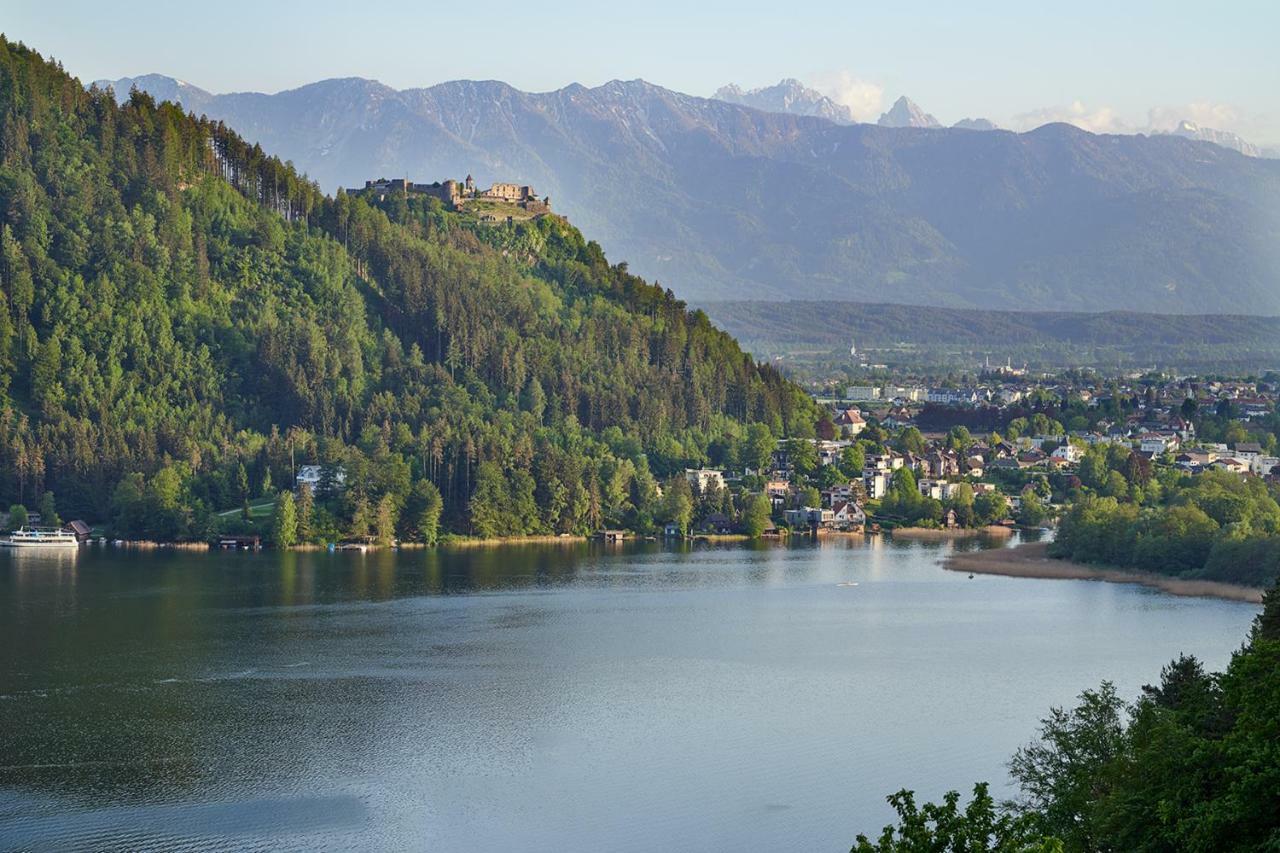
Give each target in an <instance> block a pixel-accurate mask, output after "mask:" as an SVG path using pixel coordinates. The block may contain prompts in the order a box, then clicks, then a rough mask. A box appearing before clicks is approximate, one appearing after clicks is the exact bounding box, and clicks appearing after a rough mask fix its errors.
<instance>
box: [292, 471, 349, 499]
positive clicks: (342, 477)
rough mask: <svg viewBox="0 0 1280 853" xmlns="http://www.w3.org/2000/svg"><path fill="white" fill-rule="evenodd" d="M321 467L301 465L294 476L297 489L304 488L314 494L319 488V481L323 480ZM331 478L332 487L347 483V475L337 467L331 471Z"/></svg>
mask: <svg viewBox="0 0 1280 853" xmlns="http://www.w3.org/2000/svg"><path fill="white" fill-rule="evenodd" d="M324 469H325V466H323V465H302V466H300V467H299V468H298V473H297V474H296V475H295V476H294V478H293V479H294V484H295V486H296V487H297V488H299V489H300V488H302V487H303V486H306V487H307V488H308V489H310V490H311V492H312V493H313V494H314V493H315V492H316V491H318V490H319V488H320V483H321V481H323V480H324ZM331 478H332V482H333V485H335V486H342V485H344V484H345V483H346V482H347V474H346V472H345V471H343V470H342V469H341V468H339V467H334V468H332V469H331Z"/></svg>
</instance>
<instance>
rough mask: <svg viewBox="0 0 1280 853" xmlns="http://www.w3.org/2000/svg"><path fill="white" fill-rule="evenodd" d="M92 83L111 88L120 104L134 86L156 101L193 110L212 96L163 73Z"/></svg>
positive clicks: (198, 108) (197, 108) (102, 87)
mask: <svg viewBox="0 0 1280 853" xmlns="http://www.w3.org/2000/svg"><path fill="white" fill-rule="evenodd" d="M93 85H95V86H97V87H98V88H99V89H111V90H112V91H113V92H115V96H116V101H118V102H119V103H122V104H123V103H124V102H125V101H127V100H129V92H130V90H132V89H134V88H136V89H138V91H140V92H146V93H147V94H149V95H151V96H152V97H153V98H155V99H156V100H158V101H172V102H174V103H176V104H181V105H182V106H183V107H184V108H186V109H188V110H191V111H193V112H198V111H199V110H200V109H201V108H202V107H204V106H205V105H206V104H208V103H209V101H211V100H212V99H213V97H214V96H213V95H212V94H211V93H209V92H206V91H205V90H204V89H201V88H200V87H199V86H192V85H191V84H190V83H187V82H185V81H183V80H178V79H176V78H174V77H167V76H165V75H164V74H141V75H139V76H137V77H121V78H119V79H117V80H95V81H93Z"/></svg>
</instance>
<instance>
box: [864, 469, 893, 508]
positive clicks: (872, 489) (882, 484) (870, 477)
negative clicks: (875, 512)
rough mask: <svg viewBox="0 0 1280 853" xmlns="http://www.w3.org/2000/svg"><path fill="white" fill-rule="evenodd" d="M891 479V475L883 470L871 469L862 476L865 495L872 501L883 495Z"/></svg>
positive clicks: (887, 489)
mask: <svg viewBox="0 0 1280 853" xmlns="http://www.w3.org/2000/svg"><path fill="white" fill-rule="evenodd" d="M891 481H892V476H891V475H890V474H888V473H886V472H884V471H871V472H868V473H866V474H864V475H863V478H862V482H863V488H865V489H866V492H867V497H868V498H870V499H871V500H873V501H878V500H880V499H881V498H882V497H884V496H885V494H886V493H887V492H888V491H889V483H890V482H891Z"/></svg>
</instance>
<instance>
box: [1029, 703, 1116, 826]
mask: <svg viewBox="0 0 1280 853" xmlns="http://www.w3.org/2000/svg"><path fill="white" fill-rule="evenodd" d="M1123 713H1124V702H1123V701H1121V699H1120V698H1119V696H1117V695H1116V690H1115V686H1114V685H1113V684H1111V683H1110V682H1103V684H1102V686H1101V688H1099V689H1098V690H1086V691H1084V692H1083V693H1081V694H1080V704H1079V705H1077V706H1076V707H1075V708H1071V709H1064V708H1053V709H1051V710H1050V712H1049V716H1048V717H1046V718H1045V719H1043V720H1042V721H1041V725H1040V735H1039V738H1038V739H1037V740H1035V741H1033V742H1032V743H1029V744H1027V745H1026V746H1023V747H1021V748H1020V749H1019V750H1018V751H1017V752H1016V753H1015V754H1014V756H1013V759H1012V760H1011V761H1010V762H1009V773H1010V775H1012V776H1013V778H1014V779H1015V780H1016V781H1017V782H1018V785H1019V787H1020V788H1021V791H1022V794H1021V796H1020V797H1019V798H1018V799H1017V801H1016V802H1015V807H1016V808H1017V810H1018V813H1019V814H1021V815H1023V816H1025V817H1026V818H1027V819H1028V820H1029V821H1030V822H1031V823H1032V825H1033V826H1034V827H1035V828H1036V830H1037V831H1039V832H1041V833H1043V834H1044V835H1050V836H1055V837H1057V838H1060V839H1062V841H1063V842H1064V844H1065V845H1066V848H1067V849H1068V850H1082V851H1083V850H1097V849H1099V842H1100V840H1101V839H1100V838H1099V832H1098V827H1097V825H1096V823H1095V812H1094V807H1095V804H1096V803H1097V801H1098V797H1099V795H1100V794H1102V793H1103V792H1104V791H1105V790H1106V789H1105V788H1101V787H1100V785H1102V784H1104V782H1103V780H1104V779H1105V778H1106V769H1107V767H1108V765H1109V764H1110V763H1111V762H1112V761H1114V760H1115V759H1116V758H1117V756H1119V755H1120V754H1121V751H1122V748H1123V744H1124V719H1123Z"/></svg>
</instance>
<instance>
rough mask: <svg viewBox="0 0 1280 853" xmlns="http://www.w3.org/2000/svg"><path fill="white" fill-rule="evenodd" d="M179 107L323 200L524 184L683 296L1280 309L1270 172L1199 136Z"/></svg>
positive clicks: (359, 87)
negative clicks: (277, 160)
mask: <svg viewBox="0 0 1280 853" xmlns="http://www.w3.org/2000/svg"><path fill="white" fill-rule="evenodd" d="M139 80H140V81H141V83H140V85H142V86H143V88H146V89H148V90H150V89H151V88H152V87H156V88H157V91H158V87H159V82H160V81H157V80H156V78H150V77H149V78H139ZM116 94H117V97H127V92H123V93H122V92H121V91H120V87H117V90H116ZM178 96H179V97H182V98H184V99H185V100H184V106H186V107H187V108H188V109H191V110H192V111H196V112H203V113H207V114H208V115H209V116H210V117H211V118H214V119H218V120H222V121H225V122H226V123H227V124H228V125H229V126H230V127H232V128H234V129H235V130H237V131H238V132H240V133H241V134H242V135H244V136H245V137H247V138H248V139H250V140H252V141H256V142H259V143H261V144H262V146H263V147H264V148H266V149H268V150H271V151H277V152H280V154H281V155H282V156H283V157H286V158H288V159H290V160H291V161H292V162H293V163H295V164H296V165H297V166H298V167H299V168H300V169H301V170H303V171H305V172H306V173H307V174H308V175H309V176H310V177H311V178H313V179H315V180H317V181H318V182H319V183H320V184H321V185H322V186H324V187H325V188H327V189H330V190H333V189H336V188H337V187H339V186H363V183H364V181H365V180H367V179H369V178H373V177H381V176H394V177H409V178H412V179H414V180H418V181H432V180H437V179H439V178H442V177H448V176H451V175H452V176H458V175H466V174H473V175H474V176H475V177H476V179H477V180H478V181H481V182H482V183H487V182H491V181H495V180H519V181H520V182H521V183H528V184H532V185H534V186H536V187H537V188H538V190H539V192H540V193H548V194H550V195H551V196H552V198H553V200H554V205H555V209H556V210H559V211H561V212H563V213H565V214H566V215H567V216H569V217H570V218H571V219H572V220H573V221H574V222H575V223H577V224H579V225H580V226H581V227H582V228H583V229H584V230H586V231H587V232H588V233H590V234H592V235H595V236H596V237H597V239H599V240H600V242H601V243H602V244H603V245H604V246H605V247H606V248H607V249H608V250H609V252H610V254H611V255H612V256H614V257H618V258H621V259H626V260H627V261H628V262H629V264H630V266H631V269H633V270H634V271H636V272H637V273H640V274H643V275H646V276H648V277H650V278H653V279H657V280H659V281H661V282H662V283H663V284H664V285H665V286H669V287H671V288H673V289H674V291H675V292H676V293H677V294H679V295H680V296H681V297H682V298H686V299H691V300H710V299H717V298H720V299H723V298H741V297H747V298H761V299H769V298H774V299H776V298H782V297H793V296H797V295H800V296H804V297H806V298H820V299H833V300H849V299H852V300H861V301H885V300H893V301H897V302H902V303H910V304H923V305H941V306H952V307H980V308H991V309H1019V310H1077V311H1089V310H1120V309H1137V310H1146V311H1159V312H1164V313H1198V312H1210V311H1222V310H1223V309H1224V307H1228V308H1229V309H1230V310H1233V311H1239V312H1240V313H1245V314H1248V313H1260V314H1266V313H1280V205H1277V204H1276V202H1275V199H1276V198H1278V197H1280V163H1277V162H1275V161H1270V160H1260V159H1257V158H1251V157H1242V156H1241V155H1240V154H1239V153H1237V152H1235V151H1231V150H1228V149H1226V148H1223V147H1221V146H1218V145H1213V144H1209V143H1207V142H1203V141H1195V140H1189V139H1182V138H1179V137H1176V136H1172V135H1167V134H1162V135H1154V136H1145V137H1144V136H1102V135H1095V134H1091V133H1088V132H1085V131H1082V130H1080V129H1078V128H1075V127H1072V126H1069V125H1064V124H1051V125H1046V126H1044V127H1041V128H1038V129H1036V130H1034V131H1032V132H1029V133H1010V132H994V133H993V132H974V131H972V130H966V129H958V128H956V129H953V128H940V127H934V128H928V129H927V132H926V129H921V130H920V131H919V132H916V131H913V130H912V129H911V128H909V127H907V128H901V127H877V126H874V125H868V124H853V125H841V124H836V123H834V122H831V121H828V120H825V119H822V118H820V117H813V116H801V115H792V114H786V113H777V112H767V111H761V110H758V109H755V108H748V107H744V106H741V105H738V104H732V103H727V102H724V101H720V100H716V99H708V98H697V97H693V96H690V95H684V94H681V93H679V92H674V91H671V90H669V89H664V88H662V87H660V86H655V85H653V84H650V83H647V82H645V81H643V80H631V81H620V80H615V81H611V82H609V83H606V84H604V85H601V86H597V87H594V88H588V87H585V86H580V85H573V86H568V87H565V88H564V89H560V90H557V91H554V92H543V93H528V92H521V91H520V90H518V89H515V88H512V87H511V86H508V85H506V84H504V83H500V82H496V81H468V80H460V81H453V82H449V83H442V84H439V85H436V86H431V87H429V88H423V89H407V90H403V91H397V90H395V89H392V88H391V87H388V86H385V85H383V84H381V83H378V82H376V81H372V80H364V79H360V78H343V79H335V80H325V81H321V82H318V83H313V84H310V85H307V86H303V87H300V88H297V89H292V90H289V91H285V92H280V93H277V94H274V95H263V94H255V93H240V94H229V95H214V96H212V97H211V98H210V99H208V100H207V101H202V100H200V98H199V90H197V89H195V87H191V88H182V89H179V95H178ZM197 104H198V105H199V106H198V108H197V106H196V105H197ZM895 110H897V114H898V115H900V114H902V113H906V114H907V116H908V120H909V121H916V122H917V123H920V122H923V123H925V124H928V122H929V119H928V117H927V114H924V113H923V111H922V110H920V108H919V107H915V108H914V109H912V105H910V104H909V102H908V101H907V100H906V99H900V101H899V104H896V105H895V107H894V109H892V110H890V111H889V113H887V114H886V121H889V122H894V121H896V120H897V118H896V117H894V118H890V117H889V116H890V115H892V114H894V111H895ZM917 113H918V114H920V115H917ZM912 116H914V118H912Z"/></svg>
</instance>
